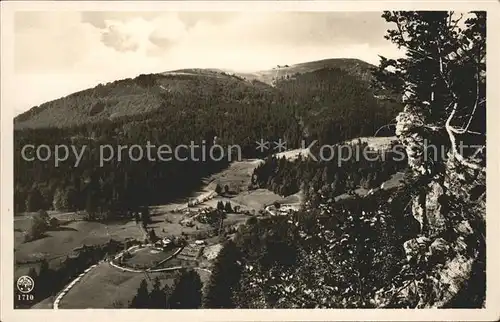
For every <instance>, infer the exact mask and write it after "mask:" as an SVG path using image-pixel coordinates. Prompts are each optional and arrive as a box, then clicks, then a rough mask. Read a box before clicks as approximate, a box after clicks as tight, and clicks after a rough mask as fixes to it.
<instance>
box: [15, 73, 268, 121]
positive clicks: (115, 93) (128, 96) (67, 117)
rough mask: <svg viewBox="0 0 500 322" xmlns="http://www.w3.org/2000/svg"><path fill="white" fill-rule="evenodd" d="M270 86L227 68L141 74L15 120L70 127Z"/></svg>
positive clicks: (223, 99)
mask: <svg viewBox="0 0 500 322" xmlns="http://www.w3.org/2000/svg"><path fill="white" fill-rule="evenodd" d="M270 91H271V88H269V86H267V85H264V84H262V83H258V82H257V83H251V82H246V81H242V80H241V79H238V78H237V77H233V76H230V75H224V74H221V73H218V74H215V73H214V74H212V75H211V74H207V73H200V72H198V73H178V74H168V73H165V74H149V75H140V76H138V77H136V78H134V79H130V78H128V79H123V80H118V81H114V82H112V83H108V84H105V85H103V84H100V85H98V86H96V87H94V88H91V89H87V90H83V91H80V92H77V93H74V94H71V95H68V96H66V97H63V98H60V99H57V100H54V101H51V102H47V103H44V104H42V105H40V106H37V107H34V108H32V109H30V110H29V111H27V112H25V113H23V114H21V115H19V116H17V117H16V118H15V120H14V124H15V128H16V129H22V128H45V127H68V126H75V125H81V124H85V123H90V122H97V121H102V120H106V119H115V118H118V117H121V116H127V115H136V114H144V113H148V112H152V111H155V110H158V109H160V108H161V107H162V106H165V105H169V106H172V105H176V106H177V107H178V108H187V107H188V105H189V104H190V103H192V101H193V100H196V101H198V103H200V104H203V102H205V104H210V103H227V102H237V101H239V99H240V98H241V97H243V96H245V95H246V96H247V97H256V96H262V95H266V93H268V92H270ZM242 93H244V94H245V95H243V94H242ZM200 104H198V105H200Z"/></svg>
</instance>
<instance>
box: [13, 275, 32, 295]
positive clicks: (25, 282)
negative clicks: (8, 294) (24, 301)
mask: <svg viewBox="0 0 500 322" xmlns="http://www.w3.org/2000/svg"><path fill="white" fill-rule="evenodd" d="M16 285H17V289H18V290H19V292H21V293H29V292H31V291H33V288H34V287H35V282H34V281H33V279H32V278H31V277H30V276H27V275H24V276H21V277H19V278H18V279H17V283H16Z"/></svg>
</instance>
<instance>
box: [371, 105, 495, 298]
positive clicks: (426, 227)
mask: <svg viewBox="0 0 500 322" xmlns="http://www.w3.org/2000/svg"><path fill="white" fill-rule="evenodd" d="M397 122H398V123H397V132H396V134H397V135H398V137H399V139H400V141H401V143H402V144H403V145H404V146H405V148H406V151H407V154H408V164H409V167H410V168H411V169H412V170H413V174H414V177H415V178H417V179H418V182H419V184H420V186H419V187H418V190H419V192H418V194H417V196H415V197H414V199H413V200H412V208H411V211H412V214H413V216H414V217H415V219H416V220H417V221H418V222H419V223H420V234H419V236H418V237H416V238H414V239H411V240H408V241H406V242H405V243H404V245H403V248H404V251H405V253H406V259H407V264H406V265H404V266H403V267H404V268H403V270H404V271H405V272H402V274H401V275H405V276H411V277H409V278H404V279H403V280H402V281H399V282H396V283H394V284H393V285H391V286H389V287H387V288H384V289H381V290H378V291H377V292H376V296H375V298H374V301H373V302H374V304H375V305H377V306H379V307H391V306H399V307H401V306H403V307H405V306H407V307H417V308H434V307H449V306H453V305H455V302H456V301H457V300H456V299H457V298H458V297H460V294H461V293H464V292H465V293H470V292H469V291H468V288H469V287H470V285H471V279H473V278H477V276H480V275H482V274H483V275H484V274H485V272H484V268H485V265H484V262H485V242H484V231H485V215H486V208H485V205H486V193H485V191H486V174H485V172H484V171H483V170H484V169H480V168H478V167H473V168H471V167H467V166H466V165H464V163H463V162H460V159H463V158H460V157H459V158H457V156H456V155H455V153H456V151H453V150H450V152H449V153H448V156H447V160H437V162H441V164H444V166H443V167H442V168H441V169H439V170H436V167H435V164H436V163H437V162H436V160H426V159H425V157H424V155H425V149H426V146H425V143H426V141H427V139H428V138H427V137H425V136H426V135H429V136H432V131H434V129H435V128H432V127H431V126H427V127H426V126H424V123H423V120H422V117H421V115H419V114H418V113H416V112H414V111H412V110H411V108H410V107H406V108H405V110H404V111H403V112H402V113H400V114H399V116H398V118H397ZM424 127H426V128H424ZM475 164H477V163H475ZM481 270H483V271H481ZM479 280H482V279H481V277H480V278H479ZM474 292H476V293H481V292H483V287H477V286H475V289H474ZM476 295H478V297H479V298H481V296H482V297H483V300H484V296H485V295H484V293H483V294H482V295H481V294H476ZM479 305H481V304H479Z"/></svg>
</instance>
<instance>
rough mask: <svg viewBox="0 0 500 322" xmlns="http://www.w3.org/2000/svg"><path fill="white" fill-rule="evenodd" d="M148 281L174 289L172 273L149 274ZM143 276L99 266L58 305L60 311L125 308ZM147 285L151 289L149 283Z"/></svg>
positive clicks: (104, 265)
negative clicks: (149, 278)
mask: <svg viewBox="0 0 500 322" xmlns="http://www.w3.org/2000/svg"><path fill="white" fill-rule="evenodd" d="M149 276H150V277H151V279H154V278H155V277H157V276H158V277H159V278H160V281H161V283H162V286H164V285H169V286H172V285H173V278H174V272H160V273H149ZM145 278H146V276H145V275H144V274H143V273H131V272H124V271H121V270H119V269H117V268H115V267H112V266H111V265H109V263H101V264H100V265H99V266H97V267H96V268H94V269H93V270H91V271H90V272H89V273H88V274H87V275H85V276H84V277H83V278H82V279H81V281H80V282H79V283H78V284H76V285H75V286H74V287H73V288H72V289H71V290H70V291H69V292H68V293H67V294H66V296H64V297H63V298H62V300H61V302H60V303H59V307H60V308H61V309H85V308H114V307H117V306H118V307H120V306H121V307H128V302H129V301H131V300H132V298H133V297H134V295H135V294H136V293H137V289H138V288H139V284H140V283H141V281H142V280H143V279H145ZM146 280H147V281H148V285H149V287H150V288H151V287H152V281H149V280H148V279H147V278H146Z"/></svg>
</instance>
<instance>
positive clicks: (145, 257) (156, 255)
mask: <svg viewBox="0 0 500 322" xmlns="http://www.w3.org/2000/svg"><path fill="white" fill-rule="evenodd" d="M177 249H178V248H173V249H170V250H168V251H161V250H156V249H153V248H150V247H145V248H141V249H138V250H137V251H135V252H133V253H132V254H131V256H132V257H130V258H129V259H127V260H124V262H123V265H122V266H126V267H132V268H136V267H137V268H150V267H152V266H154V265H156V264H157V263H158V262H161V261H162V260H164V259H166V258H168V257H170V256H172V255H173V254H174V253H175V252H176V251H177Z"/></svg>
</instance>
